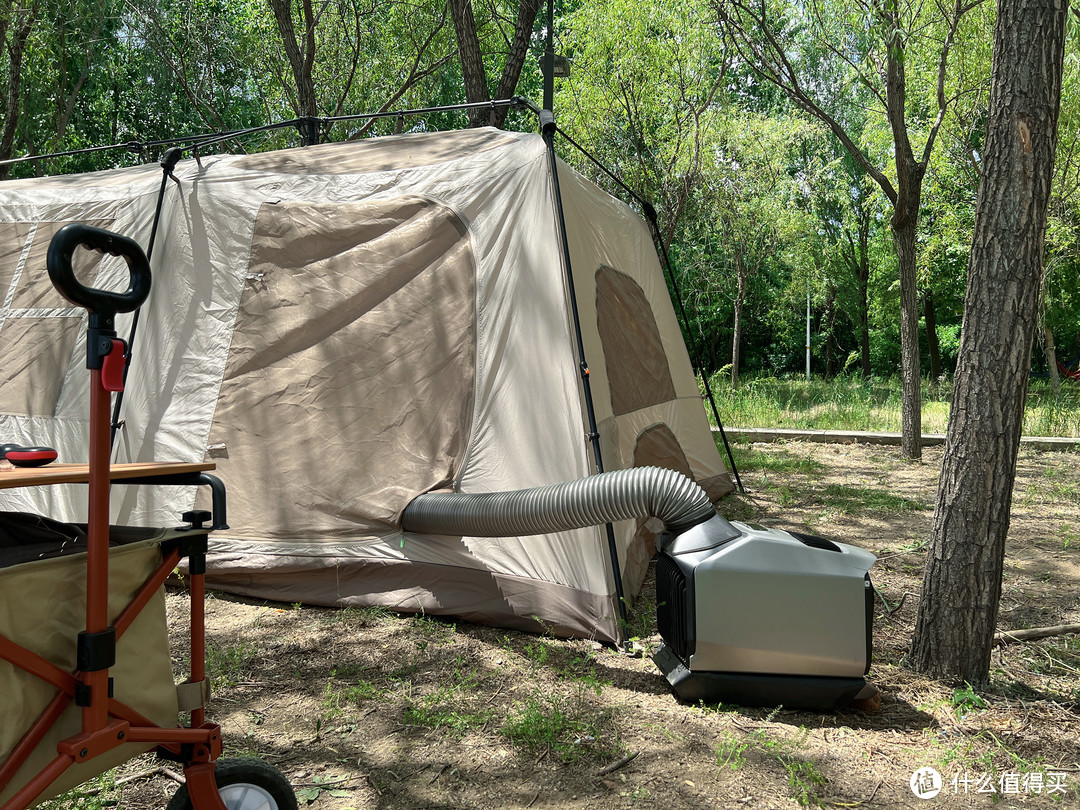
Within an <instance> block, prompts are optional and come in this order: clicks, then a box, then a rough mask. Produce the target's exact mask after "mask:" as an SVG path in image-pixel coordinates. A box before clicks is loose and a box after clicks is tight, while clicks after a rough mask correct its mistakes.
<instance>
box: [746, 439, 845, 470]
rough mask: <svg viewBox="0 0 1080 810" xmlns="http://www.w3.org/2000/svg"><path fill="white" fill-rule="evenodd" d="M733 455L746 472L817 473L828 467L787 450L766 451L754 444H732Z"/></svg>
mask: <svg viewBox="0 0 1080 810" xmlns="http://www.w3.org/2000/svg"><path fill="white" fill-rule="evenodd" d="M731 455H732V456H733V457H734V459H735V466H736V467H738V468H739V470H740V471H745V472H763V473H776V474H777V475H791V474H798V475H816V474H821V473H824V472H825V470H826V469H827V467H826V466H825V465H824V464H822V463H821V462H820V461H817V460H815V459H812V458H810V457H809V456H804V455H796V454H795V453H791V452H788V451H787V450H774V451H771V452H766V451H763V450H759V449H758V448H756V447H754V446H747V445H740V444H732V445H731Z"/></svg>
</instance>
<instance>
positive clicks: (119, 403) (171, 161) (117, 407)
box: [109, 147, 184, 449]
mask: <svg viewBox="0 0 1080 810" xmlns="http://www.w3.org/2000/svg"><path fill="white" fill-rule="evenodd" d="M183 153H184V150H183V149H181V148H180V147H173V148H172V149H170V150H169V151H167V152H166V153H165V155H164V157H162V158H161V163H160V165H161V189H160V190H159V191H158V198H157V207H156V208H155V209H154V223H153V225H152V226H151V228H150V241H149V243H148V244H147V245H146V260H147V261H148V262H149V261H150V259H151V257H152V256H153V255H154V242H155V241H156V239H157V232H158V223H159V222H160V221H161V204H162V202H164V200H165V187H166V184H167V183H168V182H169V178H170V177H172V176H173V169H175V168H176V164H177V163H178V162H179V161H180V157H181V156H182V155H183ZM141 311H142V307H139V308H138V309H136V310H135V311H134V312H133V313H132V315H131V329H130V330H128V337H127V350H126V351H125V352H124V373H123V382H124V384H125V385H126V384H127V377H128V369H129V368H130V367H131V354H132V350H133V347H134V345H135V333H136V332H137V331H138V329H139V313H140V312H141ZM123 406H124V389H123V388H121V389H120V391H119V392H117V394H116V400H115V401H114V402H113V412H112V424H111V425H110V426H109V448H110V449H111V448H112V446H113V444H114V443H115V442H116V431H117V430H119V429H120V425H121V424H122V422H121V421H120V411H121V409H122V408H123Z"/></svg>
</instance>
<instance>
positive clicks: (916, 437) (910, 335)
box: [885, 3, 929, 460]
mask: <svg viewBox="0 0 1080 810" xmlns="http://www.w3.org/2000/svg"><path fill="white" fill-rule="evenodd" d="M885 13H886V15H887V16H888V18H889V26H890V42H889V45H888V54H887V58H886V77H885V100H886V108H887V114H888V118H889V126H890V127H891V128H892V133H893V143H894V144H895V154H896V199H895V200H894V201H893V216H892V229H893V235H894V237H895V239H896V260H897V265H898V267H899V271H900V354H901V362H900V376H901V380H902V385H903V395H902V402H901V408H900V447H901V449H902V451H903V453H904V455H905V456H907V457H908V458H910V459H916V460H917V459H919V458H922V390H921V389H922V385H921V383H922V374H921V370H920V368H919V304H918V300H917V296H916V285H917V283H918V274H917V273H916V271H915V261H916V250H915V237H916V230H917V228H918V223H919V204H920V202H921V200H922V181H923V176H924V175H925V174H926V161H921V162H920V161H919V160H916V158H915V155H914V153H913V152H912V149H911V139H910V137H909V135H908V130H907V122H906V119H905V115H906V113H907V110H906V105H907V74H906V71H905V68H904V63H905V44H906V43H905V41H904V37H905V36H906V33H905V32H904V31H903V30H902V29H901V26H900V20H899V14H898V11H897V5H896V4H895V3H886V4H885ZM928 159H929V156H927V160H928Z"/></svg>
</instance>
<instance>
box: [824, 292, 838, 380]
mask: <svg viewBox="0 0 1080 810" xmlns="http://www.w3.org/2000/svg"><path fill="white" fill-rule="evenodd" d="M835 330H836V287H834V286H832V285H831V284H830V285H829V296H828V298H827V299H826V301H825V379H830V378H831V377H832V376H833V372H834V369H833V352H832V344H833V333H834V331H835Z"/></svg>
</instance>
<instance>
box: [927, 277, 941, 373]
mask: <svg viewBox="0 0 1080 810" xmlns="http://www.w3.org/2000/svg"><path fill="white" fill-rule="evenodd" d="M923 318H924V319H925V320H926V346H927V349H928V350H929V353H930V379H931V380H937V379H938V378H939V377H941V347H940V346H939V345H938V339H937V315H936V313H935V312H934V294H933V293H932V292H930V291H929V290H927V291H926V292H925V293H924V294H923Z"/></svg>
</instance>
